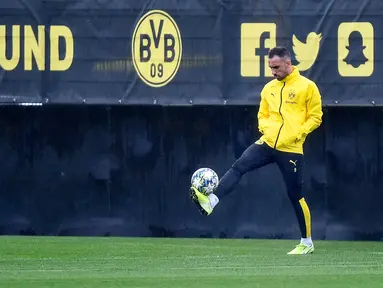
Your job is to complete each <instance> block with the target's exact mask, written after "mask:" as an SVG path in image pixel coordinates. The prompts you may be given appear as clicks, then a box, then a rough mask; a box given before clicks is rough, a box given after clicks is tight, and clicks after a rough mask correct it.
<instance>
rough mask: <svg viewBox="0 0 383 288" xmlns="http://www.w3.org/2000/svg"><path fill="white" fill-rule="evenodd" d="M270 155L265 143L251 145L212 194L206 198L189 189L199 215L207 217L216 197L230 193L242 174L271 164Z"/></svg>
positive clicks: (195, 190)
mask: <svg viewBox="0 0 383 288" xmlns="http://www.w3.org/2000/svg"><path fill="white" fill-rule="evenodd" d="M271 153H272V149H271V148H270V147H269V146H268V145H267V144H265V143H261V144H256V143H255V144H252V145H250V146H249V147H248V148H247V149H246V150H245V151H244V152H243V153H242V155H241V157H239V158H238V159H237V160H236V161H235V162H234V164H233V165H232V166H231V168H230V169H229V170H228V171H227V172H226V173H225V174H224V176H223V177H222V178H221V179H220V181H219V185H218V187H217V189H216V190H215V191H214V194H213V193H212V194H210V195H209V196H206V195H203V194H202V193H200V192H199V191H198V190H197V189H195V188H194V187H191V188H190V195H191V198H192V200H193V201H194V202H195V203H196V204H197V206H198V207H199V210H200V212H201V214H203V215H209V214H210V213H211V212H212V211H213V209H214V207H215V206H216V205H217V204H218V202H219V199H218V197H220V198H221V197H224V196H226V195H228V194H229V193H230V192H232V191H233V190H234V188H235V186H236V185H237V184H238V182H239V181H240V180H241V178H242V176H243V175H244V174H246V173H247V172H249V171H251V170H254V169H256V168H259V167H262V166H264V165H266V164H269V163H271V159H272V157H271Z"/></svg>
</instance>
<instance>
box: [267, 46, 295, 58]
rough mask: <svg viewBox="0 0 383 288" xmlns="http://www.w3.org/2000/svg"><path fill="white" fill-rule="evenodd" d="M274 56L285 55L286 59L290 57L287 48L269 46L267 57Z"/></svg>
mask: <svg viewBox="0 0 383 288" xmlns="http://www.w3.org/2000/svg"><path fill="white" fill-rule="evenodd" d="M274 56H278V57H281V58H283V57H286V58H288V59H291V55H290V52H289V50H287V48H286V47H284V46H277V47H274V48H271V49H270V50H269V58H273V57H274Z"/></svg>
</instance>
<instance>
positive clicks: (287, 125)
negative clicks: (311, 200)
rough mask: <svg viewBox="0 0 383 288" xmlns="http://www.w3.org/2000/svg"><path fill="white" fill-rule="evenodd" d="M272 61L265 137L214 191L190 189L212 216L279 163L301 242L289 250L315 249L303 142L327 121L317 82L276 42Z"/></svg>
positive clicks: (262, 120)
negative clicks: (249, 179) (222, 201)
mask: <svg viewBox="0 0 383 288" xmlns="http://www.w3.org/2000/svg"><path fill="white" fill-rule="evenodd" d="M268 57H269V66H270V69H271V71H272V73H273V75H274V77H275V79H274V80H272V81H270V82H269V83H267V84H266V85H265V87H264V88H263V90H262V92H261V102H260V107H259V112H258V124H259V131H260V132H261V133H262V134H263V135H262V137H261V138H260V139H259V140H257V141H256V142H255V143H254V144H252V145H250V146H249V147H248V148H247V149H246V150H245V151H244V152H243V154H242V155H241V157H240V158H238V159H237V160H236V161H235V162H234V164H233V165H232V167H231V168H230V169H229V170H228V171H227V172H226V173H225V175H224V176H223V177H222V179H221V180H220V182H219V185H218V187H217V189H216V190H215V191H214V193H211V194H209V195H204V194H202V193H201V192H200V191H198V190H197V189H196V188H194V187H191V188H190V194H191V198H192V200H193V201H194V202H195V203H196V204H197V206H198V208H199V210H200V212H201V213H202V214H203V215H210V214H211V213H212V212H213V209H214V207H215V206H216V205H217V204H218V202H219V198H218V196H219V197H223V196H226V195H227V194H229V193H230V192H231V191H233V190H234V187H235V186H236V185H237V183H238V182H239V181H240V179H241V177H242V176H243V175H244V174H245V173H247V172H249V171H252V170H254V169H257V168H260V167H262V166H265V165H267V164H270V163H276V164H277V165H278V167H279V169H280V170H281V172H282V175H283V179H284V181H285V183H286V187H287V193H288V196H289V198H290V201H291V203H292V205H293V207H294V211H295V214H296V216H297V220H298V224H299V228H300V232H301V242H300V244H298V245H297V246H296V247H295V249H293V250H292V251H290V252H288V254H309V253H312V252H313V251H314V244H313V242H312V239H311V216H310V210H309V207H308V205H307V203H306V201H305V198H304V197H303V191H302V185H303V169H304V158H303V144H304V142H305V139H306V137H307V135H308V134H309V133H310V132H312V131H313V130H315V129H316V128H318V127H319V125H320V124H321V122H322V115H323V113H322V101H321V95H320V93H319V90H318V87H317V85H316V84H315V83H314V82H313V81H311V80H309V79H307V78H306V77H304V76H302V75H300V73H299V71H298V69H297V68H295V67H294V66H293V65H292V64H291V57H290V53H289V51H288V50H287V49H286V48H285V47H275V48H273V49H271V50H270V51H269V55H268Z"/></svg>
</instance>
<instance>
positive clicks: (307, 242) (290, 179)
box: [275, 151, 314, 254]
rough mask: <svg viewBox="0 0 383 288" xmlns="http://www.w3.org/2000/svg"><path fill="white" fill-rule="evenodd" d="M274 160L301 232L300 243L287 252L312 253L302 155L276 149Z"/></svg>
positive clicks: (312, 246) (309, 217)
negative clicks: (304, 192) (304, 195)
mask: <svg viewBox="0 0 383 288" xmlns="http://www.w3.org/2000/svg"><path fill="white" fill-rule="evenodd" d="M275 162H276V163H277V164H278V166H279V168H280V170H281V172H282V175H283V179H284V181H285V184H286V188H287V193H288V196H289V199H290V201H291V204H292V205H293V207H294V211H295V215H296V217H297V220H298V224H299V229H300V232H301V243H300V244H299V245H297V246H296V248H295V249H294V250H292V251H290V252H289V253H288V254H308V253H312V252H313V251H314V245H313V243H312V240H311V213H310V209H309V207H308V205H307V203H306V200H305V198H304V197H303V170H304V157H303V155H302V154H296V153H286V152H280V151H276V153H275Z"/></svg>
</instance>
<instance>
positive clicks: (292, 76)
mask: <svg viewBox="0 0 383 288" xmlns="http://www.w3.org/2000/svg"><path fill="white" fill-rule="evenodd" d="M299 75H300V73H299V70H298V68H297V67H295V66H294V65H293V71H292V72H291V73H290V74H289V75H287V76H286V77H285V79H283V80H281V82H286V83H289V82H291V81H293V80H295V79H296V78H298V76H299Z"/></svg>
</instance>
